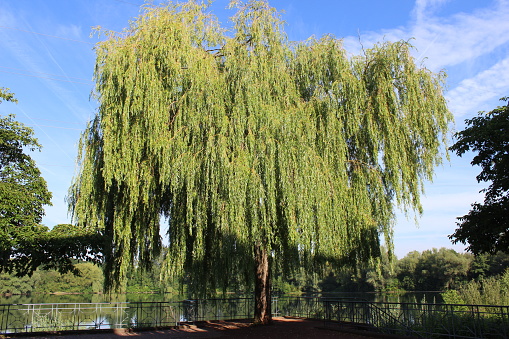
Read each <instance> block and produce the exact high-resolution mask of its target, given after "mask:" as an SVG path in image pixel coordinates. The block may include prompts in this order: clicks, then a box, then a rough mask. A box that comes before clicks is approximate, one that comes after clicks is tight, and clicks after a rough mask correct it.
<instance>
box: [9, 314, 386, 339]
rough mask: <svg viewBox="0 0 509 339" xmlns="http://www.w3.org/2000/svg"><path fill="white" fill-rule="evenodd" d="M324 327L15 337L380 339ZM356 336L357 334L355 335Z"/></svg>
mask: <svg viewBox="0 0 509 339" xmlns="http://www.w3.org/2000/svg"><path fill="white" fill-rule="evenodd" d="M338 329H339V328H338V327H334V329H331V328H326V327H324V322H323V321H318V320H307V319H295V318H280V317H278V318H274V324H272V325H268V326H254V325H252V324H251V323H249V322H248V321H243V320H240V321H208V322H201V323H198V324H196V325H186V326H181V327H180V328H175V329H161V330H149V331H140V332H130V331H125V330H115V331H113V332H111V331H108V332H94V333H89V332H83V333H76V332H75V333H72V334H50V335H48V334H42V335H39V336H17V338H34V339H50V338H59V339H106V338H117V339H121V338H123V337H130V338H132V339H138V338H154V339H155V338H169V339H173V338H179V339H181V338H189V339H195V338H196V339H202V338H243V339H259V338H268V339H306V338H343V339H363V338H384V337H385V336H381V335H379V334H376V333H372V332H365V333H363V332H364V331H357V332H355V331H354V333H352V332H344V331H339V330H338ZM359 332H360V333H359ZM126 339H127V338H126Z"/></svg>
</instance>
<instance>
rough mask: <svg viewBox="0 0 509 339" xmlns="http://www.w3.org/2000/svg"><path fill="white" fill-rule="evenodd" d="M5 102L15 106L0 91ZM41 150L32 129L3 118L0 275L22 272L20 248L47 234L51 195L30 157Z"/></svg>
mask: <svg viewBox="0 0 509 339" xmlns="http://www.w3.org/2000/svg"><path fill="white" fill-rule="evenodd" d="M2 100H6V101H11V102H16V100H15V99H14V96H13V94H12V93H10V92H8V89H4V88H0V102H2ZM40 148H41V146H40V145H39V143H38V142H37V139H36V138H35V137H34V136H33V131H32V129H31V128H28V127H26V126H24V125H23V124H21V123H19V122H17V121H16V120H14V116H13V115H8V116H5V117H0V272H2V271H8V272H12V271H18V272H19V271H22V270H23V268H21V269H20V267H16V263H17V261H16V260H15V259H16V256H17V253H18V247H19V246H24V244H26V243H29V242H32V241H34V240H36V239H38V238H39V236H40V234H41V232H44V228H42V227H41V226H40V225H39V223H40V222H41V220H42V216H43V215H44V206H45V205H50V204H51V202H50V199H51V193H50V192H49V191H48V189H47V186H46V181H45V180H44V179H43V178H42V177H41V172H40V171H39V169H38V168H37V166H36V165H35V162H34V160H33V159H32V158H31V157H30V155H28V154H27V151H34V150H37V149H40ZM34 269H35V268H33V269H32V271H33V270H34Z"/></svg>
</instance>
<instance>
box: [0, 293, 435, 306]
mask: <svg viewBox="0 0 509 339" xmlns="http://www.w3.org/2000/svg"><path fill="white" fill-rule="evenodd" d="M323 296H331V297H340V298H358V299H363V300H368V301H383V302H396V303H407V302H408V303H433V304H434V303H442V302H443V299H442V297H441V295H440V292H397V293H396V292H394V293H377V292H373V293H355V292H343V293H329V294H323ZM228 297H229V298H235V297H245V295H240V296H239V295H229V296H228ZM185 299H188V298H187V297H185V296H183V295H178V294H172V293H163V294H157V293H135V294H134V293H133V294H32V295H13V296H8V297H7V296H0V304H40V303H101V302H136V301H145V302H150V301H181V300H185Z"/></svg>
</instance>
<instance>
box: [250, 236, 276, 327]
mask: <svg viewBox="0 0 509 339" xmlns="http://www.w3.org/2000/svg"><path fill="white" fill-rule="evenodd" d="M270 290H271V281H270V269H269V255H268V253H267V249H266V248H264V247H263V246H262V245H255V310H254V323H255V324H262V325H268V324H271V323H272V307H271V305H272V296H271V291H270Z"/></svg>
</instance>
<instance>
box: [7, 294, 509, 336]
mask: <svg viewBox="0 0 509 339" xmlns="http://www.w3.org/2000/svg"><path fill="white" fill-rule="evenodd" d="M272 311H273V315H274V316H292V317H302V318H312V319H322V320H324V324H325V326H327V327H335V326H345V325H347V324H348V325H350V324H352V323H354V324H356V325H361V326H362V325H364V326H365V328H370V329H376V330H379V331H381V332H384V333H391V334H400V335H412V336H417V337H426V338H429V337H450V338H487V337H489V338H508V337H509V306H488V305H449V304H423V303H391V302H370V301H365V300H359V299H348V298H325V297H278V298H274V299H273V301H272ZM253 313H254V300H253V299H252V298H231V299H198V300H184V301H178V302H109V303H59V304H18V305H12V304H10V305H0V334H8V333H23V332H47V331H65V330H87V329H94V330H95V329H111V328H154V327H168V326H175V325H179V324H180V323H183V322H195V321H203V320H231V319H252V318H253Z"/></svg>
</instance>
